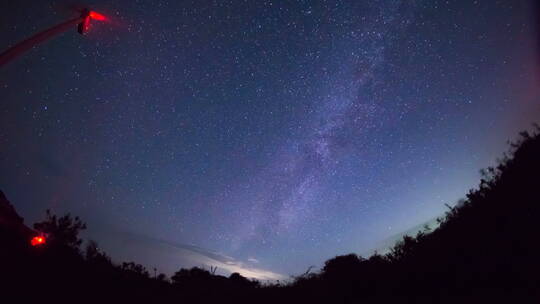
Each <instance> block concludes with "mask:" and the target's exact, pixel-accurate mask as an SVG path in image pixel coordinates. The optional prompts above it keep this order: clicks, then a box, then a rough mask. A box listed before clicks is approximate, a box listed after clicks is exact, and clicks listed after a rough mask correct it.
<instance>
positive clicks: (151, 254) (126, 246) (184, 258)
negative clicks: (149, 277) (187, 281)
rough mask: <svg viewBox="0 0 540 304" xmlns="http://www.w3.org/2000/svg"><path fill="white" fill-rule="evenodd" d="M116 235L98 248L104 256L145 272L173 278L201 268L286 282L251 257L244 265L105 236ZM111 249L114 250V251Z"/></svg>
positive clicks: (185, 247)
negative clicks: (143, 268)
mask: <svg viewBox="0 0 540 304" xmlns="http://www.w3.org/2000/svg"><path fill="white" fill-rule="evenodd" d="M111 233H112V234H115V233H118V235H116V236H115V237H114V238H111V237H109V238H99V237H98V238H97V239H104V240H105V239H114V240H115V241H114V242H110V243H103V244H101V245H102V246H101V247H102V248H104V249H105V251H106V252H109V251H110V252H115V253H118V254H117V255H116V256H113V258H114V259H115V260H116V261H135V262H137V263H141V264H143V265H145V266H146V267H147V268H148V269H153V268H154V267H155V268H157V269H158V270H159V271H162V272H165V273H167V274H168V275H172V274H173V273H174V272H176V271H178V270H179V269H180V268H191V267H202V268H206V269H209V268H210V267H211V266H212V267H217V272H216V273H217V274H222V275H227V276H228V275H230V274H231V273H234V272H238V273H240V274H241V275H242V276H244V277H247V278H250V279H257V280H260V281H276V280H285V279H287V276H285V275H282V274H280V273H276V272H273V271H271V270H267V269H263V268H260V267H253V266H252V264H255V263H259V261H258V260H257V259H256V258H254V257H250V258H249V259H248V260H247V261H246V262H243V261H239V260H237V259H235V258H233V257H230V256H227V255H224V254H221V253H218V252H215V251H212V250H208V249H205V248H201V247H198V246H194V245H189V244H182V243H175V242H171V241H166V240H162V239H157V238H153V237H150V236H146V235H141V234H134V233H127V232H115V231H107V234H109V236H110V234H111ZM113 249H114V250H113Z"/></svg>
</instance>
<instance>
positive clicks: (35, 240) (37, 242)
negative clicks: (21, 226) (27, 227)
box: [30, 236, 45, 246]
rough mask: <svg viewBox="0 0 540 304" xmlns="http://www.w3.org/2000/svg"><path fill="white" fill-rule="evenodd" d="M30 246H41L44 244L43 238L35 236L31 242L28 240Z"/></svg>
mask: <svg viewBox="0 0 540 304" xmlns="http://www.w3.org/2000/svg"><path fill="white" fill-rule="evenodd" d="M30 244H32V246H40V245H43V244H45V237H43V236H35V237H33V238H32V240H30Z"/></svg>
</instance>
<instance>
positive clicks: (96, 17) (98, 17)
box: [88, 11, 107, 21]
mask: <svg viewBox="0 0 540 304" xmlns="http://www.w3.org/2000/svg"><path fill="white" fill-rule="evenodd" d="M88 16H90V18H92V19H94V20H98V21H105V20H107V17H105V16H103V15H102V14H100V13H96V12H94V11H91V12H90V13H88Z"/></svg>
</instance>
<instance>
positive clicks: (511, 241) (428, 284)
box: [0, 126, 540, 303]
mask: <svg viewBox="0 0 540 304" xmlns="http://www.w3.org/2000/svg"><path fill="white" fill-rule="evenodd" d="M539 132H540V129H539V128H538V126H536V129H535V131H534V132H533V133H528V132H522V133H521V134H520V137H519V139H518V140H517V141H516V142H514V143H511V144H510V151H509V152H508V153H507V154H505V155H503V157H502V158H501V159H500V160H499V162H498V165H497V166H496V167H492V168H488V169H485V170H482V172H481V173H482V174H481V175H482V177H481V181H480V184H479V185H478V187H477V188H476V189H473V190H471V191H470V192H469V193H468V194H467V195H466V197H465V198H464V199H463V200H461V201H460V202H459V203H458V204H457V205H456V206H453V207H451V206H448V208H449V209H448V211H447V212H446V214H445V215H444V216H443V217H442V218H440V219H439V220H438V222H439V226H438V227H437V228H434V229H433V230H431V229H430V228H429V227H426V229H424V230H423V231H421V232H419V233H418V234H417V235H416V236H405V237H403V239H402V240H401V241H399V242H398V243H397V244H396V245H395V246H394V247H392V248H391V250H390V252H389V253H387V254H384V255H381V254H374V255H372V256H371V257H366V258H364V257H361V256H358V255H356V254H348V255H342V256H336V257H334V258H332V259H330V260H328V261H326V262H325V264H324V267H323V268H322V269H321V270H320V272H316V273H311V272H309V271H307V272H306V273H305V274H302V275H300V276H298V277H295V278H294V280H293V281H292V282H290V283H288V284H277V283H276V284H273V285H272V284H270V285H269V284H261V283H259V282H257V281H253V280H249V279H247V278H245V277H243V276H241V275H240V274H238V273H234V274H232V275H230V276H229V277H225V276H221V275H216V274H214V271H215V270H214V269H211V270H207V269H201V268H197V267H195V268H192V269H180V270H179V271H178V272H176V273H175V274H174V275H173V276H171V278H167V277H166V276H165V275H163V274H159V275H157V274H154V273H152V274H150V272H149V271H148V270H147V269H145V268H144V266H142V265H139V264H137V263H134V262H124V263H120V264H118V263H113V262H112V261H111V258H110V257H109V256H108V255H107V254H106V253H104V252H103V251H101V250H100V249H99V246H98V244H97V243H96V242H95V241H88V242H86V243H85V246H83V241H82V240H81V239H80V237H79V233H80V231H82V230H84V229H85V228H86V225H85V224H84V223H83V222H82V221H81V219H79V218H78V217H73V216H71V215H69V214H67V215H64V216H61V217H58V216H56V215H54V214H52V213H50V212H49V211H47V213H46V218H45V219H44V220H43V221H42V222H39V223H36V224H34V226H33V227H34V229H30V228H29V227H27V226H25V224H24V222H23V219H22V218H21V217H20V216H19V215H18V214H17V213H16V211H15V209H14V208H13V206H12V205H11V204H10V203H9V201H8V200H7V198H5V196H4V195H3V193H1V192H0V241H1V244H2V245H1V250H0V269H1V271H0V280H1V282H0V286H1V288H2V289H3V292H2V293H0V300H2V302H4V301H3V300H7V299H10V300H11V301H6V302H5V303H15V302H16V303H27V302H28V303H29V302H35V303H53V302H56V303H64V302H70V303H77V302H88V303H103V302H105V303H109V302H113V301H119V302H122V303H182V302H185V303H210V302H220V303H223V302H225V303H507V302H510V301H511V302H515V303H538V302H539V300H540V243H539V242H540V238H539V231H540V229H539V228H538V222H539V219H540V195H539V194H538V193H539V190H540V177H539V174H540V135H539ZM39 233H43V234H45V235H47V242H46V243H45V244H42V245H40V246H31V245H30V242H29V240H30V239H31V238H32V237H33V236H34V235H36V234H39ZM83 247H84V248H83Z"/></svg>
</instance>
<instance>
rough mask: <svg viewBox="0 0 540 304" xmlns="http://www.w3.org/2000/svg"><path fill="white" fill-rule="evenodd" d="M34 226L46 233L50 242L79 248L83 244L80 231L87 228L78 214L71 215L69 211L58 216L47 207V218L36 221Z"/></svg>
mask: <svg viewBox="0 0 540 304" xmlns="http://www.w3.org/2000/svg"><path fill="white" fill-rule="evenodd" d="M34 228H35V229H36V230H38V231H40V232H43V233H45V234H46V235H47V238H48V242H51V243H53V244H58V245H62V246H67V247H69V248H71V249H76V250H78V249H79V246H80V245H81V244H82V240H81V239H80V238H79V233H80V232H81V231H82V230H84V229H86V224H85V223H83V222H82V221H81V220H80V219H79V217H78V216H76V217H71V215H70V214H69V213H68V214H66V215H64V216H61V217H57V216H56V215H54V214H52V213H51V211H50V210H49V209H47V211H46V218H45V220H44V221H42V222H38V223H35V224H34Z"/></svg>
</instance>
